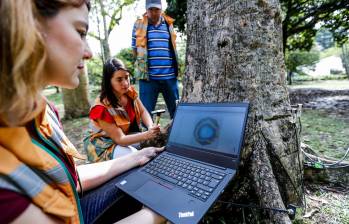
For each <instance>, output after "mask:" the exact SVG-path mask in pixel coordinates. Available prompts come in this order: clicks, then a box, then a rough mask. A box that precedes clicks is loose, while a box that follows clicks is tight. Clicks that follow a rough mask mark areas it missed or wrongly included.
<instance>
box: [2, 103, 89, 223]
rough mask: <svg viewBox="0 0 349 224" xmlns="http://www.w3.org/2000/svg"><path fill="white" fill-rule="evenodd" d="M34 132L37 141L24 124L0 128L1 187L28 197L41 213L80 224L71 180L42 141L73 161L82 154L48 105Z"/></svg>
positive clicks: (65, 169) (36, 122) (80, 219)
mask: <svg viewBox="0 0 349 224" xmlns="http://www.w3.org/2000/svg"><path fill="white" fill-rule="evenodd" d="M35 131H36V132H37V135H38V136H39V139H40V140H35V139H33V138H32V137H31V135H30V133H29V132H28V130H27V129H26V128H25V127H1V128H0V174H1V175H0V188H3V189H8V190H12V191H15V192H18V193H21V194H24V195H26V196H28V197H29V198H31V200H32V203H34V204H35V205H36V206H38V207H39V208H41V209H42V211H43V212H45V213H48V214H50V215H53V216H56V217H58V218H60V219H62V220H64V221H65V223H83V222H84V221H83V216H82V213H81V208H80V201H79V197H78V194H77V191H76V187H75V183H74V180H73V178H72V177H71V175H70V173H69V171H68V170H67V168H66V167H65V164H64V163H63V161H61V160H60V159H59V158H58V157H57V156H56V155H55V154H54V153H53V152H52V151H51V150H49V149H47V148H46V147H45V145H44V144H43V142H45V143H46V144H48V145H50V146H52V148H53V149H54V150H58V151H60V152H61V153H65V154H66V156H67V157H68V159H69V162H70V163H72V164H73V163H74V161H73V157H76V158H80V159H82V158H83V156H81V155H80V154H79V153H78V152H77V150H76V149H75V147H74V146H73V145H72V144H71V142H70V141H69V140H68V139H67V137H66V136H65V135H64V133H63V132H62V130H61V129H60V128H59V123H58V118H57V117H56V115H55V113H54V112H53V111H52V110H51V108H50V107H49V106H48V105H47V106H46V108H45V109H44V111H43V112H42V113H41V114H40V115H39V116H37V117H36V118H35ZM53 142H54V144H53ZM57 146H59V148H58V147H57ZM3 212H6V211H3Z"/></svg>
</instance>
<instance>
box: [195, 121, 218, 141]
mask: <svg viewBox="0 0 349 224" xmlns="http://www.w3.org/2000/svg"><path fill="white" fill-rule="evenodd" d="M194 136H195V140H196V141H197V142H198V143H199V144H201V145H209V144H212V143H213V142H214V141H215V139H217V138H218V136H219V125H218V122H217V120H215V119H213V118H210V117H208V118H204V119H201V120H200V121H199V122H198V123H197V125H196V127H195V130H194Z"/></svg>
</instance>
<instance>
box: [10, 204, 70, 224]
mask: <svg viewBox="0 0 349 224" xmlns="http://www.w3.org/2000/svg"><path fill="white" fill-rule="evenodd" d="M11 223H12V224H22V223H23V224H25V223H38V224H40V223H43V224H44V223H45V224H51V223H56V224H58V223H62V224H63V223H64V222H63V220H60V219H58V218H56V217H53V216H50V215H48V214H46V213H44V212H43V211H42V210H41V209H40V208H39V207H37V206H36V205H34V204H30V205H29V206H28V207H27V208H26V209H25V210H24V212H23V213H22V214H20V215H19V216H18V217H17V218H16V219H15V220H13V222H11Z"/></svg>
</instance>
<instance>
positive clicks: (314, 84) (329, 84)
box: [288, 79, 349, 90]
mask: <svg viewBox="0 0 349 224" xmlns="http://www.w3.org/2000/svg"><path fill="white" fill-rule="evenodd" d="M288 87H290V88H322V89H331V90H341V89H348V88H349V80H348V79H346V80H317V81H311V82H308V81H307V82H298V83H296V84H295V85H291V86H288Z"/></svg>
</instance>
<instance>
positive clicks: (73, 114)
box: [62, 67, 90, 119]
mask: <svg viewBox="0 0 349 224" xmlns="http://www.w3.org/2000/svg"><path fill="white" fill-rule="evenodd" d="M79 80H80V84H79V87H78V88H76V89H73V90H70V89H62V95H63V104H64V118H66V119H72V118H78V117H83V116H87V115H88V113H89V110H90V103H89V97H88V76H87V68H86V67H85V69H84V70H83V71H82V72H81V73H80V74H79Z"/></svg>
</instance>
